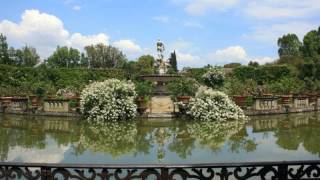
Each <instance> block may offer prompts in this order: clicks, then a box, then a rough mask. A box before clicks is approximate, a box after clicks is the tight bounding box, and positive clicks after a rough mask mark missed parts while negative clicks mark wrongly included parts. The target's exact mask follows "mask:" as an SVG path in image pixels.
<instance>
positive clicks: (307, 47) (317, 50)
mask: <svg viewBox="0 0 320 180" xmlns="http://www.w3.org/2000/svg"><path fill="white" fill-rule="evenodd" d="M303 55H304V57H311V58H313V59H315V60H317V61H319V57H320V28H319V29H318V30H312V31H310V32H308V33H307V34H306V35H305V36H304V38H303Z"/></svg>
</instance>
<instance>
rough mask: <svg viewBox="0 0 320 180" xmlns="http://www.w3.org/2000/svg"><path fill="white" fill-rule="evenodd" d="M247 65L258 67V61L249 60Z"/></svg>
mask: <svg viewBox="0 0 320 180" xmlns="http://www.w3.org/2000/svg"><path fill="white" fill-rule="evenodd" d="M248 66H253V67H258V66H259V63H258V62H256V61H250V62H249V63H248Z"/></svg>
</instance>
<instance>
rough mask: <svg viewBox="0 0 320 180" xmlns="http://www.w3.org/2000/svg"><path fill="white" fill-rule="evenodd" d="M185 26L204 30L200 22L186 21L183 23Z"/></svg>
mask: <svg viewBox="0 0 320 180" xmlns="http://www.w3.org/2000/svg"><path fill="white" fill-rule="evenodd" d="M183 25H184V26H186V27H192V28H199V29H203V28H204V26H203V25H202V24H200V23H198V22H195V21H185V22H184V23H183Z"/></svg>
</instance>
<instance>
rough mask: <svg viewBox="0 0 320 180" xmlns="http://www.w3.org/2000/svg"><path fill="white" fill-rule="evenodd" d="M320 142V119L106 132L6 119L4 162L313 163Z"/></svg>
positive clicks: (140, 125)
mask: <svg viewBox="0 0 320 180" xmlns="http://www.w3.org/2000/svg"><path fill="white" fill-rule="evenodd" d="M319 140H320V115H319V113H308V114H294V115H279V116H259V117H252V118H251V120H250V121H249V122H248V123H247V124H245V123H244V122H239V121H231V122H226V123H217V122H194V121H187V120H173V121H166V120H136V121H131V122H118V123H106V124H105V125H104V126H93V125H90V124H88V123H85V122H83V121H81V120H78V119H74V118H60V117H28V116H13V115H0V160H1V161H28V162H29V161H32V162H68V163H74V162H85V163H89V162H90V163H95V162H97V163H98V162H109V163H111V162H112V163H118V162H119V163H136V162H141V163H162V162H164V163H177V162H186V163H187V162H188V163H190V162H191V163H194V162H216V161H237V160H238V161H247V160H257V159H259V158H260V159H262V160H263V158H265V157H271V159H272V158H273V159H274V160H279V158H282V159H283V160H288V159H291V158H292V157H294V156H297V157H299V158H301V159H305V158H309V159H310V158H311V159H312V158H315V157H316V158H318V157H319V155H320V146H319V144H318V143H317V142H319ZM286 151H290V153H288V152H286ZM42 154H43V155H42ZM312 155H316V156H312ZM50 156H52V157H54V158H51V159H50V158H48V157H50ZM24 157H28V158H24ZM41 158H42V159H41ZM45 158H47V160H46V159H45Z"/></svg>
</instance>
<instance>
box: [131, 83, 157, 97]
mask: <svg viewBox="0 0 320 180" xmlns="http://www.w3.org/2000/svg"><path fill="white" fill-rule="evenodd" d="M153 88H154V87H153V84H152V82H150V81H137V82H135V90H136V92H137V95H138V96H141V97H145V96H149V95H150V94H151V93H152V91H153Z"/></svg>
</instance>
